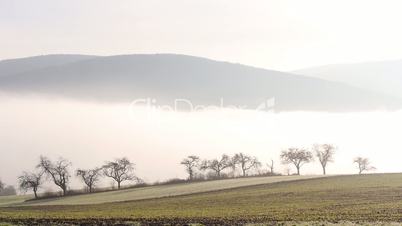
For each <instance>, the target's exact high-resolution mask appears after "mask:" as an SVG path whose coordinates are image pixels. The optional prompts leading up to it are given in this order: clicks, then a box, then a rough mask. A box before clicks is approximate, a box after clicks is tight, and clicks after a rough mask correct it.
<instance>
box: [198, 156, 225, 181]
mask: <svg viewBox="0 0 402 226" xmlns="http://www.w3.org/2000/svg"><path fill="white" fill-rule="evenodd" d="M229 160H230V158H229V156H228V155H225V154H224V155H222V157H221V158H220V159H213V160H204V161H203V162H202V164H201V165H200V169H201V170H207V169H210V170H213V171H214V172H215V173H216V176H217V177H221V172H222V171H223V170H224V169H226V168H228V167H230V166H231V164H230V161H229Z"/></svg>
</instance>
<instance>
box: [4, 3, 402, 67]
mask: <svg viewBox="0 0 402 226" xmlns="http://www.w3.org/2000/svg"><path fill="white" fill-rule="evenodd" d="M401 10H402V2H401V1H397V0H395V1H390V0H387V1H380V0H377V1H369V0H353V1H351V0H336V1H324V0H303V1H290V0H289V1H287V0H276V1H275V0H261V1H259V0H252V1H236V0H219V1H217V0H169V1H166V0H159V1H158V0H143V1H136V0H119V1H106V0H86V1H82V0H60V1H54V0H36V1H23V0H1V1H0V50H1V51H0V59H7V58H16V57H23V56H30V55H40V54H50V53H83V54H100V55H113V54H132V53H161V52H163V53H182V54H189V55H198V56H204V57H208V58H213V59H218V60H225V61H231V62H239V63H243V64H249V65H255V66H260V67H264V68H271V69H278V70H293V69H298V68H303V67H308V66H314V65H322V64H330V63H343V62H359V61H377V60H388V59H400V58H402V42H401V41H400V40H402V30H401V29H400V22H401V21H402V14H401V13H400V12H401Z"/></svg>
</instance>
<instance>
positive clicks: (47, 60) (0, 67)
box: [0, 54, 95, 77]
mask: <svg viewBox="0 0 402 226" xmlns="http://www.w3.org/2000/svg"><path fill="white" fill-rule="evenodd" d="M94 57H95V56H88V55H69V54H65V55H63V54H60V55H44V56H35V57H26V58H20V59H12V60H2V61H0V77H1V76H6V75H12V74H18V73H22V72H28V71H32V70H37V69H42V68H46V67H50V66H58V65H63V64H68V63H74V62H77V61H81V60H88V59H92V58H94Z"/></svg>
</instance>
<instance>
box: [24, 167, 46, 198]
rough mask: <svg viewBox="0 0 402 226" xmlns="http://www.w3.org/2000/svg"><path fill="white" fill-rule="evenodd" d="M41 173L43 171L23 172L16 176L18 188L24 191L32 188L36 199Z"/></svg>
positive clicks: (40, 182)
mask: <svg viewBox="0 0 402 226" xmlns="http://www.w3.org/2000/svg"><path fill="white" fill-rule="evenodd" d="M42 175H43V172H39V173H28V172H23V173H22V175H21V176H19V177H18V182H19V187H20V189H21V190H22V191H24V192H26V191H28V190H32V191H33V193H34V195H35V199H37V198H38V189H39V187H40V186H41V184H42Z"/></svg>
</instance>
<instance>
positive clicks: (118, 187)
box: [117, 181, 121, 190]
mask: <svg viewBox="0 0 402 226" xmlns="http://www.w3.org/2000/svg"><path fill="white" fill-rule="evenodd" d="M120 183H121V181H117V190H120Z"/></svg>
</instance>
